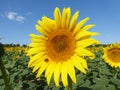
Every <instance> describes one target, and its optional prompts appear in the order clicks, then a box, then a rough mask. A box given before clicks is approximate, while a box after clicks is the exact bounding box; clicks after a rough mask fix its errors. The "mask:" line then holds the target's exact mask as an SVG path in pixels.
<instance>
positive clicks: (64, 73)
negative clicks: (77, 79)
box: [61, 62, 68, 87]
mask: <svg viewBox="0 0 120 90" xmlns="http://www.w3.org/2000/svg"><path fill="white" fill-rule="evenodd" d="M67 66H68V65H67V63H66V62H63V64H62V65H61V78H62V82H63V85H64V86H65V87H66V86H67V85H68V79H67V68H68V67H67Z"/></svg>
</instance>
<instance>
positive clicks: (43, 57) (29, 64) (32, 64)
mask: <svg viewBox="0 0 120 90" xmlns="http://www.w3.org/2000/svg"><path fill="white" fill-rule="evenodd" d="M46 58H47V56H46V55H44V56H42V57H41V58H38V59H33V60H30V61H29V63H28V67H33V66H35V65H36V64H37V63H39V62H40V61H42V60H43V61H44V60H45V59H46Z"/></svg>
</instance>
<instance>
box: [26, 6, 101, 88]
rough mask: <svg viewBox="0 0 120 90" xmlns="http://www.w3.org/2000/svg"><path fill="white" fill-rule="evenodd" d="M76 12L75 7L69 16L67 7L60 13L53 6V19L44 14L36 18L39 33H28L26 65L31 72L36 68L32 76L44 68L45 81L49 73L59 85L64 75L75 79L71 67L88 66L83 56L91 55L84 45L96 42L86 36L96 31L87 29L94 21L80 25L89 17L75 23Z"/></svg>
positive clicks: (83, 69) (64, 79)
mask: <svg viewBox="0 0 120 90" xmlns="http://www.w3.org/2000/svg"><path fill="white" fill-rule="evenodd" d="M78 15H79V12H78V11H77V12H75V13H74V15H73V16H72V17H71V9H70V8H69V7H68V8H64V9H63V11H62V13H60V10H59V8H58V7H56V8H55V11H54V20H52V19H50V18H48V17H46V16H43V17H42V20H38V24H36V29H37V31H38V32H39V33H40V34H41V35H36V34H30V36H31V41H32V43H31V44H30V45H29V46H30V49H29V50H28V55H29V56H30V61H29V63H28V67H34V68H33V71H32V72H35V71H38V72H37V75H36V78H39V77H40V76H41V74H42V73H43V72H45V77H46V79H47V84H48V85H49V84H50V80H51V77H52V76H53V77H54V82H55V85H56V86H59V81H60V79H61V81H62V83H63V85H64V86H67V85H68V75H69V77H70V78H71V80H72V81H73V82H74V83H76V75H75V68H77V69H78V70H80V71H81V72H82V73H86V70H87V69H88V67H87V63H86V60H85V59H84V58H83V57H84V56H94V54H93V53H92V52H90V51H89V50H87V49H86V47H87V46H90V45H92V44H96V43H99V42H98V41H97V40H95V39H93V38H90V37H91V36H95V35H98V33H96V32H90V31H88V30H89V29H90V28H92V27H94V26H95V25H94V24H89V25H86V26H84V24H85V23H86V22H87V21H88V20H89V17H86V18H84V19H83V20H81V21H80V22H78V24H76V21H77V18H78ZM70 19H71V20H70Z"/></svg>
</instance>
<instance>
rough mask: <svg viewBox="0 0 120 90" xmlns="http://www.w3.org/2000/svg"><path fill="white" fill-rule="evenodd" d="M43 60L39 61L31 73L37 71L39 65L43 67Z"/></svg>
mask: <svg viewBox="0 0 120 90" xmlns="http://www.w3.org/2000/svg"><path fill="white" fill-rule="evenodd" d="M43 63H44V60H42V61H39V62H38V63H36V65H35V67H34V68H33V70H32V73H34V72H35V71H36V70H37V69H39V68H40V67H41V65H43Z"/></svg>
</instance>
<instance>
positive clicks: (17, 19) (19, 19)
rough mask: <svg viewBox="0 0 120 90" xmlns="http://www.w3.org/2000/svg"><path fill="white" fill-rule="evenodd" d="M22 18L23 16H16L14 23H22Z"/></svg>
mask: <svg viewBox="0 0 120 90" xmlns="http://www.w3.org/2000/svg"><path fill="white" fill-rule="evenodd" d="M24 19H25V18H24V17H23V16H17V17H16V21H18V22H23V21H24Z"/></svg>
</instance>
